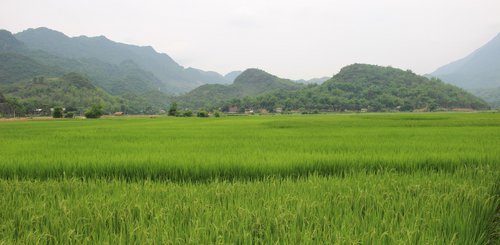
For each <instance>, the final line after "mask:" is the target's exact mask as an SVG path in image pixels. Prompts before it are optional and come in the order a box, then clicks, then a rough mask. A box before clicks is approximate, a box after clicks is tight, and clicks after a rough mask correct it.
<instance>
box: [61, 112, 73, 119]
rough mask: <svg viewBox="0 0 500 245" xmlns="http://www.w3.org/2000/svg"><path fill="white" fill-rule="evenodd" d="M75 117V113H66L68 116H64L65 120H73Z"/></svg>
mask: <svg viewBox="0 0 500 245" xmlns="http://www.w3.org/2000/svg"><path fill="white" fill-rule="evenodd" d="M73 117H75V113H74V112H68V113H66V115H64V118H73Z"/></svg>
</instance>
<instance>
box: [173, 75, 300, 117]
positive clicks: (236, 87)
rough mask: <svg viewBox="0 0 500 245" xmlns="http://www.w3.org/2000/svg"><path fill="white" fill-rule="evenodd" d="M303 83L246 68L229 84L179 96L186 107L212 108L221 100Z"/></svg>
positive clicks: (269, 91) (290, 88)
mask: <svg viewBox="0 0 500 245" xmlns="http://www.w3.org/2000/svg"><path fill="white" fill-rule="evenodd" d="M302 87H303V85H302V84H299V83H296V82H293V81H291V80H288V79H282V78H279V77H277V76H274V75H271V74H269V73H267V72H265V71H262V70H259V69H254V68H251V69H247V70H245V71H244V72H242V73H241V74H240V75H239V76H238V77H236V79H235V80H234V82H233V83H232V84H230V85H220V84H207V85H203V86H200V87H198V88H196V89H194V90H192V91H190V92H189V93H187V94H185V95H183V96H181V97H179V100H180V101H181V105H182V106H184V107H188V108H194V109H198V108H200V107H206V108H214V106H216V105H218V104H221V103H222V102H223V101H228V100H231V99H237V98H243V97H247V96H257V95H261V94H266V93H271V92H273V91H277V90H283V91H295V90H299V89H300V88H302Z"/></svg>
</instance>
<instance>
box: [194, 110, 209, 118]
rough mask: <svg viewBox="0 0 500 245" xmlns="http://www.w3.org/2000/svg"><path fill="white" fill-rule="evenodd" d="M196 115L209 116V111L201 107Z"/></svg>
mask: <svg viewBox="0 0 500 245" xmlns="http://www.w3.org/2000/svg"><path fill="white" fill-rule="evenodd" d="M196 116H197V117H208V112H207V111H205V109H203V108H202V109H200V110H199V111H198V112H197V113H196Z"/></svg>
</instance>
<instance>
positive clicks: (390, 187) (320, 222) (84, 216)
mask: <svg viewBox="0 0 500 245" xmlns="http://www.w3.org/2000/svg"><path fill="white" fill-rule="evenodd" d="M499 164H500V114H498V113H428V114H425V113H423V114H416V113H415V114H399V113H398V114H337V115H279V116H272V115H269V116H249V117H244V116H242V117H221V118H171V117H158V118H132V117H131V118H128V117H121V118H103V119H99V120H54V121H18V122H12V121H7V122H0V244H2V243H4V244H12V243H14V244H16V243H17V244H33V243H47V244H82V243H84V244H95V243H107V244H214V243H217V244H226V243H229V244H235V243H236V244H276V243H278V244H318V243H320V244H322V243H326V244H332V243H335V244H353V243H356V244H367V243H368V244H370V243H377V244H379V243H386V244H407V243H410V244H415V243H419V244H420V243H424V244H443V243H445V244H448V243H453V244H488V243H498V236H499V235H500V226H499V222H500V213H499V211H498V210H500V208H499V204H500V196H499V194H500V172H499V167H498V166H499Z"/></svg>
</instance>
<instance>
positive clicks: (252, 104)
mask: <svg viewBox="0 0 500 245" xmlns="http://www.w3.org/2000/svg"><path fill="white" fill-rule="evenodd" d="M236 81H238V78H237V80H236ZM236 81H235V83H236ZM195 91H196V90H195ZM199 95H200V98H203V96H201V94H199ZM212 101H214V100H206V101H205V106H207V107H209V108H210V107H214V108H217V107H220V108H222V109H227V108H228V107H230V106H237V107H239V108H243V107H244V108H252V109H259V108H265V109H267V110H269V111H274V110H275V109H276V108H281V109H283V110H305V111H308V110H323V111H345V110H350V111H360V110H365V109H366V110H368V111H412V110H417V109H418V110H429V111H432V110H437V109H440V108H444V109H452V108H472V109H487V108H488V105H487V104H486V103H485V102H484V101H483V100H482V99H480V98H478V97H476V96H474V95H472V94H470V93H468V92H466V91H465V90H463V89H461V88H458V87H456V86H453V85H449V84H445V83H443V82H442V81H440V80H437V79H428V78H426V77H423V76H419V75H416V74H415V73H413V72H411V71H409V70H408V71H403V70H401V69H396V68H391V67H381V66H376V65H366V64H354V65H350V66H347V67H344V68H343V69H342V70H341V71H340V72H339V73H338V74H336V75H335V76H333V77H332V78H331V79H330V80H328V81H325V82H324V83H323V84H321V85H308V86H306V87H303V88H301V89H298V90H297V89H295V90H275V91H272V92H269V93H264V94H258V95H254V96H252V95H249V96H246V97H241V96H238V97H237V98H233V99H229V100H226V101H224V102H222V103H216V104H214V103H212ZM198 102H199V103H200V101H198Z"/></svg>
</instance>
